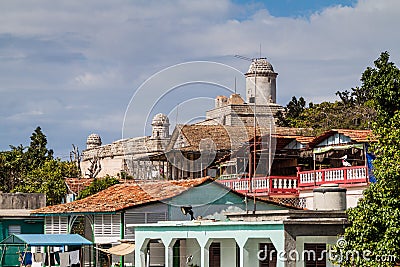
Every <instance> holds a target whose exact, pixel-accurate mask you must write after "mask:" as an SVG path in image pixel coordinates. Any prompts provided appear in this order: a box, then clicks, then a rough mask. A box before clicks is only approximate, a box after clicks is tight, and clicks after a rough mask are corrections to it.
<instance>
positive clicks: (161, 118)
mask: <svg viewBox="0 0 400 267" xmlns="http://www.w3.org/2000/svg"><path fill="white" fill-rule="evenodd" d="M166 124H168V125H169V119H168V117H167V115H165V114H162V113H158V114H157V115H155V116H154V118H153V121H152V122H151V125H153V126H154V125H166Z"/></svg>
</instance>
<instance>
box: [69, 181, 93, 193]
mask: <svg viewBox="0 0 400 267" xmlns="http://www.w3.org/2000/svg"><path fill="white" fill-rule="evenodd" d="M92 182H93V179H91V178H65V184H66V185H67V187H68V190H69V191H71V193H73V194H76V195H77V194H79V192H80V191H82V190H83V189H85V188H86V187H88V186H89V185H90V184H91V183H92Z"/></svg>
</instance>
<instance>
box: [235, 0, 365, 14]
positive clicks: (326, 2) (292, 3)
mask: <svg viewBox="0 0 400 267" xmlns="http://www.w3.org/2000/svg"><path fill="white" fill-rule="evenodd" d="M234 2H235V3H237V4H240V5H254V6H257V7H261V8H265V9H267V10H268V12H269V13H270V14H271V15H272V16H275V17H309V16H310V15H312V14H313V13H315V12H320V11H322V10H324V9H325V8H327V7H331V6H338V5H342V6H354V4H356V3H357V1H356V0H263V1H242V0H235V1H234Z"/></svg>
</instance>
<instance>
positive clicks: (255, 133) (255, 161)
mask: <svg viewBox="0 0 400 267" xmlns="http://www.w3.org/2000/svg"><path fill="white" fill-rule="evenodd" d="M235 57H236V58H239V59H242V60H247V61H251V62H253V63H254V64H255V66H254V102H253V127H254V136H253V172H252V173H251V165H250V164H251V162H250V160H249V183H248V192H249V193H253V178H255V177H256V163H257V158H256V156H257V149H256V147H257V142H256V139H257V138H256V137H257V128H256V127H257V121H256V107H257V106H256V93H257V63H258V61H257V58H248V57H244V56H240V55H235ZM258 59H261V44H260V58H258ZM260 133H261V132H260ZM250 147H251V146H250ZM254 197H255V195H254ZM254 212H255V209H254Z"/></svg>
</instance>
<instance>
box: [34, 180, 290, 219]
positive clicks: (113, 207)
mask: <svg viewBox="0 0 400 267" xmlns="http://www.w3.org/2000/svg"><path fill="white" fill-rule="evenodd" d="M213 181H214V180H213V179H211V178H210V177H204V178H196V179H186V180H168V181H155V182H153V181H146V182H127V183H124V184H117V185H114V186H111V187H109V188H107V189H105V190H103V191H101V192H99V193H97V194H94V195H91V196H88V197H86V198H84V199H80V200H76V201H73V202H70V203H65V204H60V205H55V206H48V207H44V208H40V209H37V210H34V211H32V214H33V215H52V214H71V213H108V212H109V213H112V212H118V211H121V210H124V209H127V208H131V207H134V206H139V205H142V204H149V203H153V202H157V201H163V200H169V199H170V198H172V197H175V196H177V195H180V194H182V193H184V192H186V191H187V190H189V189H190V188H193V187H197V186H200V185H202V184H205V183H206V182H213ZM215 184H216V185H218V186H220V187H221V188H225V189H227V190H231V189H230V188H228V187H226V186H224V185H222V184H220V183H217V182H216V183H215ZM231 192H232V193H233V194H236V195H238V196H241V197H245V196H244V195H243V194H242V193H239V192H237V191H234V190H231ZM257 199H258V200H260V201H263V202H266V203H269V204H272V205H277V206H281V207H286V208H288V207H289V206H287V205H284V204H282V203H279V202H276V201H273V200H266V199H259V198H258V197H257Z"/></svg>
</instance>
